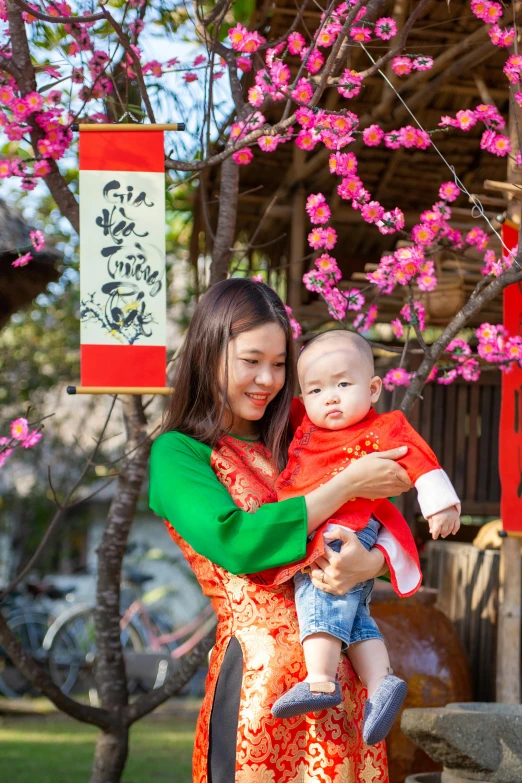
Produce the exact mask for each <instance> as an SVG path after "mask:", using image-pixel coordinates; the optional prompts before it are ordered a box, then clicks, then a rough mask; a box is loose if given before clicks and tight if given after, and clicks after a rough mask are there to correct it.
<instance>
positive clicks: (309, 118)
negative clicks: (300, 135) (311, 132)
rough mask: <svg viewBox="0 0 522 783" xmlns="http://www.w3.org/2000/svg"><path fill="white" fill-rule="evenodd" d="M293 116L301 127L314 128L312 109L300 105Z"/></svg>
mask: <svg viewBox="0 0 522 783" xmlns="http://www.w3.org/2000/svg"><path fill="white" fill-rule="evenodd" d="M295 118H296V120H297V122H298V123H299V125H300V126H301V127H302V128H310V129H311V128H315V126H316V124H317V118H316V114H315V112H314V111H313V109H307V108H306V107H302V106H300V107H299V109H297V111H296V113H295Z"/></svg>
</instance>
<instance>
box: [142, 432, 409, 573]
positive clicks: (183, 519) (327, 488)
mask: <svg viewBox="0 0 522 783" xmlns="http://www.w3.org/2000/svg"><path fill="white" fill-rule="evenodd" d="M211 451H212V450H211V449H210V447H209V446H206V445H205V444H203V443H200V442H198V441H196V440H194V439H193V438H189V437H187V436H186V435H182V434H181V433H179V432H168V433H165V434H164V435H160V436H159V438H157V439H156V441H155V442H154V443H153V445H152V452H151V467H150V489H149V502H150V507H151V508H152V510H153V511H155V512H156V514H158V515H159V516H161V517H163V519H166V520H167V521H168V522H169V523H170V524H171V525H172V527H174V528H175V530H176V531H177V532H178V533H179V535H180V536H181V537H182V538H184V539H185V540H186V541H187V542H188V543H189V544H190V546H191V547H193V549H195V550H196V552H198V553H199V554H201V555H204V556H205V557H208V559H209V560H211V561H212V562H213V563H217V564H218V565H220V566H222V567H223V568H226V569H227V571H231V572H232V573H234V574H246V573H255V572H257V571H264V570H266V569H268V568H272V567H274V566H281V565H286V564H288V563H294V562H296V561H299V560H301V559H302V558H303V557H304V556H305V553H306V538H307V534H308V533H310V532H312V531H313V530H315V529H316V528H317V527H319V525H320V524H321V523H322V522H324V521H325V520H326V519H328V517H330V516H331V515H332V514H334V513H335V511H337V509H338V508H339V507H340V506H342V505H343V503H345V502H346V501H347V500H349V498H351V497H355V496H356V495H357V496H359V497H388V496H389V495H398V494H400V493H401V492H403V491H404V490H405V489H409V487H410V484H409V480H408V478H407V474H406V472H405V471H404V470H403V469H402V468H401V467H400V466H399V465H397V464H396V463H395V462H393V461H392V459H386V458H385V457H386V456H389V457H393V456H395V457H398V456H402V454H403V452H402V450H400V449H394V450H392V451H390V452H382V453H379V454H375V455H373V454H372V455H368V456H366V457H362V458H361V459H359V460H357V462H356V463H352V464H351V465H350V466H349V467H348V468H346V470H344V471H343V472H342V473H339V474H338V475H337V476H335V477H334V478H333V479H332V480H331V481H329V482H328V483H327V484H325V485H324V486H323V487H318V488H317V489H315V490H313V491H312V492H310V493H309V494H308V495H307V496H306V497H295V498H290V499H288V500H283V501H281V502H279V503H267V504H265V505H264V506H261V508H260V509H258V510H257V511H255V512H254V513H248V512H246V511H243V510H242V509H240V508H238V506H236V504H235V502H234V500H233V499H232V497H231V495H230V494H229V492H228V490H227V489H226V487H224V486H223V485H222V484H221V483H220V481H219V480H218V478H217V477H216V474H215V473H214V471H213V470H212V467H211V465H210V455H211ZM383 457H384V458H383ZM404 477H406V478H404Z"/></svg>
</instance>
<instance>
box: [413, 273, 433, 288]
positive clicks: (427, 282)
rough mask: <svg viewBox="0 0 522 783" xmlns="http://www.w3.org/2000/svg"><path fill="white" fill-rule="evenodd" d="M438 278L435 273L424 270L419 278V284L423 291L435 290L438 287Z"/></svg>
mask: <svg viewBox="0 0 522 783" xmlns="http://www.w3.org/2000/svg"><path fill="white" fill-rule="evenodd" d="M437 282H438V281H437V278H436V277H435V275H434V274H429V273H426V272H422V273H421V274H420V275H419V276H418V278H417V285H418V287H419V289H420V290H421V291H434V290H435V289H436V287H437Z"/></svg>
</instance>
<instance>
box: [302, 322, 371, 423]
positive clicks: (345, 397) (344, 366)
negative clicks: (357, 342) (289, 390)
mask: <svg viewBox="0 0 522 783" xmlns="http://www.w3.org/2000/svg"><path fill="white" fill-rule="evenodd" d="M298 371H299V382H300V384H301V393H302V396H303V402H304V405H305V408H306V412H307V414H308V417H309V419H310V420H311V421H312V422H313V423H314V424H315V425H317V426H318V427H323V428H324V429H327V430H340V429H343V428H344V427H349V426H350V425H351V424H356V423H357V422H359V421H361V419H363V418H364V417H365V416H366V414H367V413H368V411H369V410H370V408H371V406H372V405H373V404H374V403H375V402H377V400H378V399H379V396H380V393H381V388H382V382H381V379H380V378H378V377H377V376H375V375H374V374H373V367H372V365H371V363H370V362H369V361H368V360H367V359H366V358H365V357H364V356H362V355H361V353H360V352H359V351H358V350H357V348H355V347H354V346H352V345H350V344H349V343H347V341H346V340H342V338H338V339H337V340H335V339H334V338H332V339H331V340H324V341H319V342H318V343H316V344H315V345H313V346H310V348H308V349H307V350H306V351H305V353H304V354H303V356H302V357H301V359H300V360H299V365H298Z"/></svg>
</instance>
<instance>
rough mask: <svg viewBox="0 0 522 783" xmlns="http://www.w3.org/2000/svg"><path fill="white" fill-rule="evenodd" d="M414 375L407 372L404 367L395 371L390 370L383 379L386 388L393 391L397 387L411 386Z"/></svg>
mask: <svg viewBox="0 0 522 783" xmlns="http://www.w3.org/2000/svg"><path fill="white" fill-rule="evenodd" d="M412 377H413V373H409V372H407V371H406V370H405V369H404V368H403V367H396V368H395V369H394V370H388V372H387V373H386V375H385V376H384V378H383V379H382V382H383V385H384V388H385V389H387V390H388V391H393V390H394V389H395V387H396V386H409V385H410V380H411V379H412Z"/></svg>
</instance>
